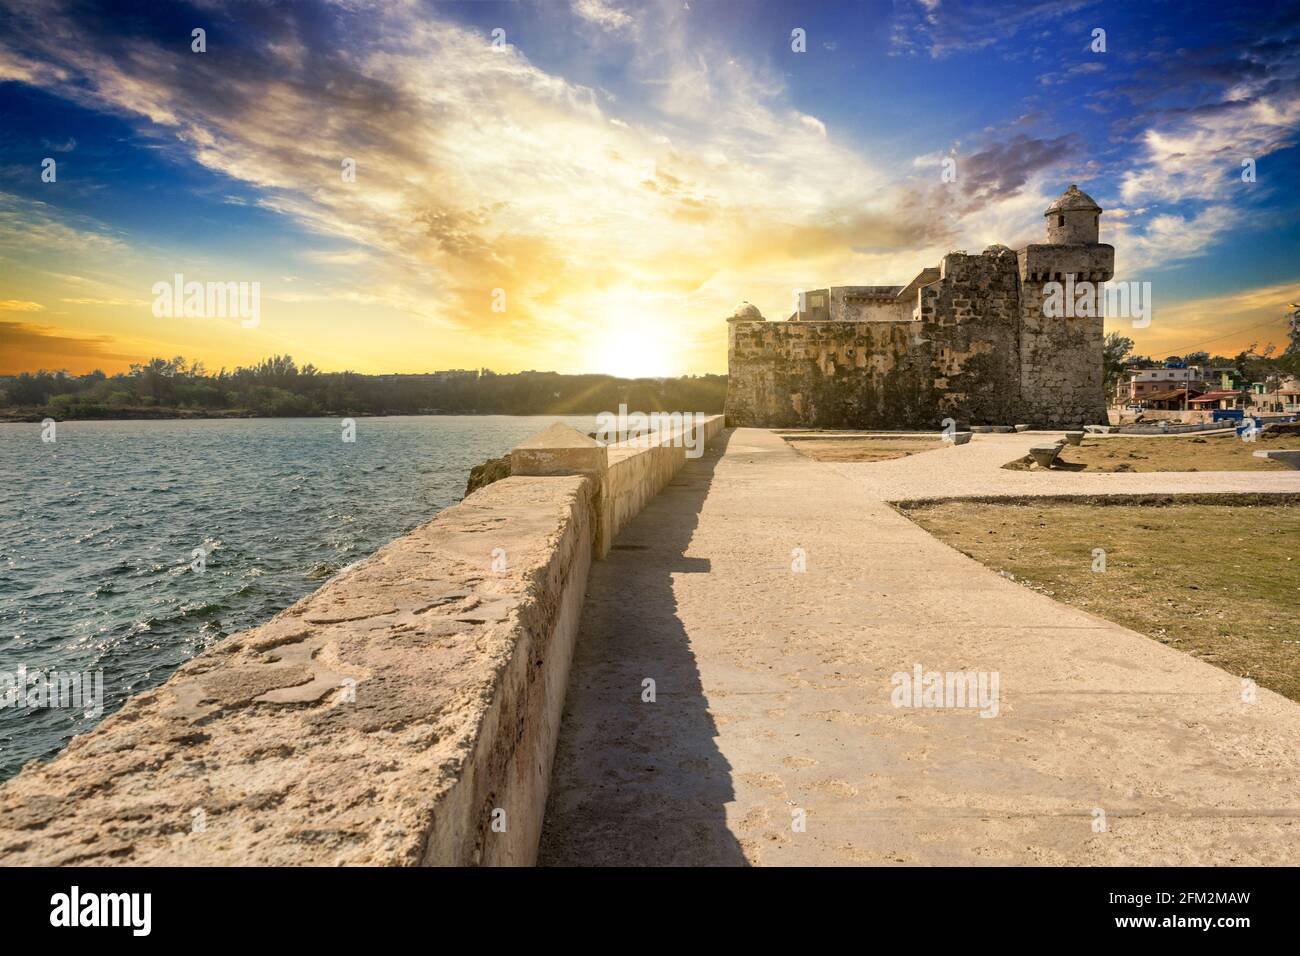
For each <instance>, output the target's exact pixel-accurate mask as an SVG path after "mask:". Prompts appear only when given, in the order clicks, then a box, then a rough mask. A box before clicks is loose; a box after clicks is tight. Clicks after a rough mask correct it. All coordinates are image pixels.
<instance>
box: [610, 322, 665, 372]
mask: <svg viewBox="0 0 1300 956" xmlns="http://www.w3.org/2000/svg"><path fill="white" fill-rule="evenodd" d="M595 352H596V356H597V358H596V368H595V371H597V372H603V373H604V374H606V375H617V376H618V377H619V378H658V377H661V376H668V375H676V374H678V373H679V371H680V370H679V369H678V368H677V365H676V362H675V359H676V358H677V356H676V355H675V353H674V350H673V348H672V341H671V339H670V338H669V337H668V335H667V329H665V328H664V324H663V323H662V322H657V321H655V319H654V318H653V317H651V316H639V315H637V316H628V317H626V318H625V319H624V321H623V322H620V324H619V325H618V326H617V327H614V328H611V329H608V330H607V331H606V332H605V333H604V334H603V335H602V336H601V343H600V346H599V347H598V348H597V349H596V350H595Z"/></svg>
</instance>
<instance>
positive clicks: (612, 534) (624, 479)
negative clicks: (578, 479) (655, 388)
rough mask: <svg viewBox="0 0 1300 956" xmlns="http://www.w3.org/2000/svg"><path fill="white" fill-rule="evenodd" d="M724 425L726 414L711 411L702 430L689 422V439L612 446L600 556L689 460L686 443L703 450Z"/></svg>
mask: <svg viewBox="0 0 1300 956" xmlns="http://www.w3.org/2000/svg"><path fill="white" fill-rule="evenodd" d="M722 427H723V417H722V416H721V415H711V416H709V417H707V418H706V419H704V424H703V426H702V427H701V428H700V429H699V433H696V429H695V427H694V425H693V424H692V425H691V426H688V429H689V431H690V435H689V436H687V438H688V439H689V440H688V441H683V439H682V436H680V435H671V436H655V437H653V438H643V439H636V440H633V441H628V442H622V443H620V444H617V445H610V446H609V448H608V449H607V451H608V456H609V469H608V473H607V477H606V484H605V514H606V515H607V516H608V521H607V523H606V525H605V527H604V528H603V531H604V534H603V538H602V544H603V547H602V549H601V551H600V555H601V557H604V555H606V554H608V553H609V545H610V544H612V543H613V541H614V539H615V538H616V537H618V533H619V532H620V531H621V530H623V527H624V526H625V525H626V524H627V523H628V522H629V521H631V520H632V519H633V518H635V517H636V516H637V515H638V514H640V512H641V509H642V508H644V507H645V506H646V505H647V504H648V503H649V501H650V499H651V498H653V497H654V496H655V495H657V494H659V492H660V491H662V490H663V488H664V486H665V485H667V484H668V482H670V481H672V480H673V476H674V475H676V474H677V472H679V471H681V469H682V466H683V465H685V464H686V461H687V457H686V445H687V444H691V445H692V446H693V447H695V448H697V449H698V450H699V451H700V452H703V451H704V449H705V447H706V446H707V445H708V443H709V442H711V441H712V440H713V439H714V438H716V437H717V436H718V434H719V433H720V432H721V431H722Z"/></svg>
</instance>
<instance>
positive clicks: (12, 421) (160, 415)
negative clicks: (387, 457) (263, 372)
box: [0, 408, 719, 425]
mask: <svg viewBox="0 0 1300 956" xmlns="http://www.w3.org/2000/svg"><path fill="white" fill-rule="evenodd" d="M599 414H600V412H599V411H595V412H574V411H556V412H528V413H517V412H477V411H476V412H432V411H423V412H340V413H336V414H329V415H325V414H321V415H258V414H256V413H255V412H250V411H246V410H243V409H238V410H236V409H230V410H226V411H213V412H209V411H194V412H191V411H189V410H186V409H175V408H171V409H157V410H154V409H127V410H118V411H115V412H114V413H113V414H111V415H94V416H90V417H85V416H72V417H69V418H59V417H57V416H55V415H51V414H49V413H48V412H0V425H18V424H26V425H39V424H40V423H41V422H43V421H44V420H45V419H47V418H53V419H54V420H55V421H56V422H60V423H62V422H153V421H159V422H174V421H208V420H212V421H221V420H227V419H246V418H259V419H281V420H295V419H309V418H327V419H333V420H338V419H340V418H490V417H493V416H497V417H501V418H546V417H555V416H560V417H576V416H585V415H591V416H595V415H599ZM705 414H708V415H716V414H719V413H718V412H705Z"/></svg>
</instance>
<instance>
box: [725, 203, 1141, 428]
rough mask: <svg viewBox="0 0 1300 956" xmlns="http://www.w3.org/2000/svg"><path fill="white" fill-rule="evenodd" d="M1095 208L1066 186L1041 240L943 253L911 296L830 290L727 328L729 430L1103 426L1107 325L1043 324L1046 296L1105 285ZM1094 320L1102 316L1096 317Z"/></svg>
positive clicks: (744, 312) (907, 291) (1106, 267)
mask: <svg viewBox="0 0 1300 956" xmlns="http://www.w3.org/2000/svg"><path fill="white" fill-rule="evenodd" d="M1101 211H1102V210H1101V207H1100V206H1098V205H1097V203H1096V202H1094V201H1093V200H1092V198H1091V197H1090V196H1089V195H1088V194H1087V193H1084V192H1081V191H1080V190H1079V187H1078V186H1074V185H1072V186H1070V188H1069V189H1068V190H1066V191H1065V193H1063V194H1062V195H1061V197H1060V198H1058V199H1057V200H1056V201H1055V202H1054V203H1052V204H1051V205H1050V206H1048V207H1047V211H1046V212H1045V213H1044V215H1045V216H1046V219H1047V241H1046V242H1045V243H1043V244H1041V245H1028V246H1026V247H1025V248H1024V249H1021V250H1020V251H1018V252H1015V251H1013V250H1011V249H1008V248H1007V247H1006V246H1001V245H994V246H990V247H989V248H987V249H985V250H984V251H983V252H982V253H980V254H979V255H967V254H966V253H964V252H951V253H949V254H948V255H946V256H944V257H943V261H942V262H940V263H939V265H938V266H937V267H935V268H928V269H923V270H922V271H921V273H920V274H919V275H917V277H916V278H915V279H913V280H912V281H911V282H910V283H908V284H907V285H905V286H833V287H831V288H828V289H815V290H812V291H809V292H805V293H803V294H802V296H801V300H800V303H799V311H797V312H795V313H794V314H793V315H791V316H790V318H789V320H787V321H785V322H768V321H765V320H764V318H763V316H762V315H761V314H760V313H759V310H758V309H757V308H755V307H754V306H752V305H748V304H745V305H742V306H741V307H740V308H739V309H737V310H736V314H735V315H734V316H733V317H732V318H730V319H728V320H727V321H728V341H727V362H728V372H729V378H728V382H727V405H726V416H727V424H728V425H731V426H751V427H759V428H790V427H795V428H879V429H920V430H926V431H931V430H938V429H940V428H942V427H943V420H944V419H946V418H951V419H953V420H955V421H956V423H957V425H958V426H959V427H961V428H965V427H968V426H970V425H1010V424H1015V423H1027V424H1030V425H1035V426H1041V427H1051V428H1077V427H1080V426H1082V425H1089V424H1105V422H1106V396H1105V391H1104V383H1103V374H1102V338H1103V333H1102V321H1103V320H1102V317H1101V315H1100V314H1097V315H1093V316H1088V317H1078V318H1075V317H1048V316H1047V315H1045V310H1044V308H1043V302H1044V299H1045V297H1046V295H1047V294H1049V293H1045V292H1044V287H1045V286H1047V285H1048V283H1053V282H1059V283H1065V282H1066V277H1067V276H1073V277H1074V280H1075V282H1083V281H1085V280H1086V281H1090V282H1094V283H1102V282H1105V281H1107V280H1109V279H1110V278H1111V276H1112V275H1113V274H1114V264H1115V249H1114V247H1113V246H1110V245H1107V244H1104V243H1100V242H1098V236H1099V232H1100V223H1101ZM1096 311H1097V312H1100V310H1099V309H1098V310H1096Z"/></svg>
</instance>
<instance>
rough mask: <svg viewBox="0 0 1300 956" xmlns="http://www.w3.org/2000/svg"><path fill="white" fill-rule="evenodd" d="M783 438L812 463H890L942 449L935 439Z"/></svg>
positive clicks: (938, 441) (941, 443)
mask: <svg viewBox="0 0 1300 956" xmlns="http://www.w3.org/2000/svg"><path fill="white" fill-rule="evenodd" d="M784 437H785V440H786V441H787V442H789V443H790V447H791V448H793V449H794V450H795V451H797V452H799V454H801V455H803V456H805V457H807V458H812V459H813V460H814V461H889V460H890V459H891V458H906V457H907V456H908V455H915V454H918V453H919V452H923V451H933V450H934V449H936V448H940V447H942V446H943V442H942V441H941V440H939V439H937V438H892V437H890V438H822V437H808V438H804V437H800V436H784Z"/></svg>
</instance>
